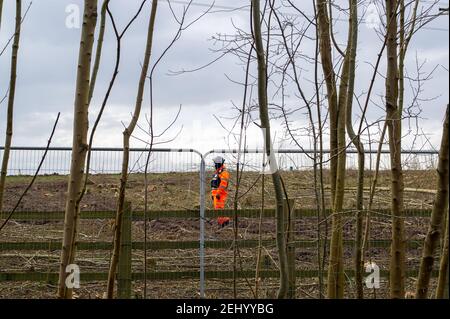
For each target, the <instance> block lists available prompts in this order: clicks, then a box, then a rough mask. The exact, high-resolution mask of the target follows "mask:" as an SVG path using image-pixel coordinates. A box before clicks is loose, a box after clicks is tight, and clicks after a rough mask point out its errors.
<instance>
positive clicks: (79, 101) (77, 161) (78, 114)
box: [58, 0, 97, 299]
mask: <svg viewBox="0 0 450 319" xmlns="http://www.w3.org/2000/svg"><path fill="white" fill-rule="evenodd" d="M96 23H97V0H85V1H84V18H83V28H82V31H81V41H80V51H79V57H78V72H77V82H76V95H75V103H74V125H73V145H72V163H71V167H70V177H69V188H68V192H67V200H66V212H65V220H64V240H63V247H62V252H61V264H60V270H59V284H58V297H59V298H67V299H70V298H72V289H71V288H68V287H67V286H66V277H67V273H66V267H67V266H68V265H70V264H72V263H73V261H74V259H75V250H76V238H77V224H78V213H79V207H78V206H79V205H78V204H77V202H78V201H77V199H78V198H79V197H80V194H81V191H82V186H83V175H84V167H85V161H86V154H87V151H88V145H87V133H88V127H89V119H88V109H89V84H90V69H91V57H92V47H93V44H94V36H95V27H96Z"/></svg>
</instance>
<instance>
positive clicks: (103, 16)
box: [89, 0, 110, 104]
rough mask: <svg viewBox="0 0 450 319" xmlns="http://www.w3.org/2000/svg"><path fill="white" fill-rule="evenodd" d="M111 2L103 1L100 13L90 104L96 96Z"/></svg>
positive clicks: (90, 88)
mask: <svg viewBox="0 0 450 319" xmlns="http://www.w3.org/2000/svg"><path fill="white" fill-rule="evenodd" d="M109 1H110V0H104V1H103V4H102V10H101V13H100V29H99V32H98V39H97V49H96V50H95V60H94V65H93V67H92V76H91V82H90V87H89V104H91V100H92V96H93V95H94V91H95V84H96V83H97V75H98V70H99V68H100V60H101V57H102V51H103V39H104V38H105V24H106V23H105V22H106V8H107V7H108V4H109Z"/></svg>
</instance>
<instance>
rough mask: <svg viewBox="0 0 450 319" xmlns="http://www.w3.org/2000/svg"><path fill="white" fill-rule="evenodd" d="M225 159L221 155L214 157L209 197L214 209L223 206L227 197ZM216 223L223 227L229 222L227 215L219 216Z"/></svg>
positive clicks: (227, 177)
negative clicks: (213, 171) (213, 170)
mask: <svg viewBox="0 0 450 319" xmlns="http://www.w3.org/2000/svg"><path fill="white" fill-rule="evenodd" d="M224 164H225V159H224V158H223V157H220V156H218V157H216V158H214V168H215V170H216V171H215V173H214V176H213V179H212V180H211V198H212V200H213V204H214V210H222V209H224V208H225V202H226V200H227V197H228V182H229V180H230V173H229V172H228V171H227V170H226V167H225V165H224ZM217 223H218V224H219V226H220V227H222V228H223V227H225V226H227V225H228V224H229V223H230V218H229V217H219V218H218V219H217Z"/></svg>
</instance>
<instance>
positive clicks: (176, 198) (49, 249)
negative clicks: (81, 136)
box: [0, 148, 438, 298]
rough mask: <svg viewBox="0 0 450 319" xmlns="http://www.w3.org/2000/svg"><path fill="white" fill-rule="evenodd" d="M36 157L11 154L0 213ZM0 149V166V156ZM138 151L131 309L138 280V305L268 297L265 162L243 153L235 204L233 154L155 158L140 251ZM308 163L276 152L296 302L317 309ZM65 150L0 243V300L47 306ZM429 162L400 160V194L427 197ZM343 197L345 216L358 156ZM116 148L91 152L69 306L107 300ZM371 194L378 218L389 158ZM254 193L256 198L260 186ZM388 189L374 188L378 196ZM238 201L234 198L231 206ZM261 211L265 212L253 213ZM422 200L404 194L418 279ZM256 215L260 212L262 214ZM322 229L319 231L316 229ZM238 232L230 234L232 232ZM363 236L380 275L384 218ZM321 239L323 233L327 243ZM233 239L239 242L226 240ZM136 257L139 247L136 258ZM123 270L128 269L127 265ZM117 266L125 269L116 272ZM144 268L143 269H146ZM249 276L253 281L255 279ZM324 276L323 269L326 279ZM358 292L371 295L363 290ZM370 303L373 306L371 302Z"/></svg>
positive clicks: (304, 156) (269, 206) (423, 156)
mask: <svg viewBox="0 0 450 319" xmlns="http://www.w3.org/2000/svg"><path fill="white" fill-rule="evenodd" d="M44 151H45V149H42V148H40V149H39V148H14V149H13V150H12V152H11V160H10V165H9V167H8V175H9V176H8V178H7V185H6V194H5V205H4V212H8V211H10V209H11V208H12V206H13V205H14V204H15V202H16V201H17V199H18V197H19V196H20V194H21V192H22V191H23V189H24V188H25V186H26V184H27V183H28V181H29V180H30V175H33V174H34V173H35V170H36V168H37V165H38V163H39V161H40V159H41V157H42V155H43V153H44ZM2 152H3V151H2V149H0V156H1V153H2ZM147 154H148V150H145V149H132V150H131V157H130V177H129V183H128V188H127V201H129V202H131V205H132V217H131V218H132V221H131V223H130V226H129V227H130V233H131V239H130V245H131V247H132V250H131V256H130V258H129V259H127V260H128V261H131V274H130V276H131V280H132V282H133V284H132V291H131V296H132V297H133V298H142V297H143V290H144V284H145V281H144V279H147V280H146V282H147V290H146V296H147V298H180V297H181V298H198V297H206V298H227V297H229V298H231V297H234V296H235V295H236V296H237V297H245V298H246V297H255V295H256V296H258V297H260V298H273V297H275V296H276V295H275V294H276V290H277V287H278V279H277V278H278V267H279V261H278V257H277V250H276V242H275V238H276V229H275V220H274V218H275V213H274V211H273V208H274V204H275V198H274V195H273V191H271V187H272V185H271V176H270V175H263V174H261V170H262V167H263V161H264V156H263V154H262V153H261V152H256V151H247V152H244V153H243V154H241V157H240V164H239V167H240V169H243V174H242V177H241V180H240V188H239V192H238V194H237V195H236V186H237V180H236V168H237V153H236V152H233V151H222V150H218V151H211V152H208V153H207V154H206V155H204V156H202V155H201V154H200V153H198V152H196V151H195V150H170V149H156V150H153V152H152V156H151V158H150V167H149V183H148V189H147V191H148V195H149V201H148V208H149V215H148V220H147V223H146V227H147V235H148V237H147V239H148V240H147V244H146V246H145V243H144V235H145V233H144V231H145V223H144V218H143V217H144V216H143V209H144V195H145V185H144V174H143V173H144V167H145V163H146V160H147V158H146V157H147ZM216 155H221V156H223V157H225V158H226V165H227V167H228V170H229V171H230V174H231V181H230V189H229V197H228V201H227V206H226V210H225V211H223V212H216V211H213V207H212V201H211V198H210V195H209V192H210V187H209V181H210V178H211V176H212V174H213V168H212V158H213V157H214V156H216ZM311 156H313V153H312V152H310V151H306V152H301V151H293V150H284V151H283V150H280V151H278V153H277V161H278V164H279V166H280V169H281V170H282V176H283V180H284V184H285V187H286V191H287V193H288V194H289V195H290V198H292V199H293V200H294V201H295V203H294V205H295V206H294V208H295V209H296V210H295V218H294V219H293V224H292V229H293V231H292V232H291V233H292V234H293V238H294V239H293V244H294V246H295V265H296V272H297V275H298V276H297V291H296V297H297V298H315V297H317V291H318V279H317V277H318V271H319V269H318V266H317V265H318V253H317V251H318V250H317V239H318V238H320V239H321V240H322V241H325V239H326V238H327V233H326V229H325V226H321V233H320V234H318V232H317V228H318V227H317V219H316V212H315V208H316V200H317V198H316V194H315V192H314V174H313V170H312V169H313V161H312V159H311ZM366 156H367V158H366V169H367V170H368V172H367V182H368V183H369V182H370V181H371V179H370V178H371V176H372V175H371V174H372V173H371V172H370V171H369V170H370V169H373V168H374V167H375V158H376V154H375V153H373V154H367V155H366ZM70 157H71V150H70V149H68V148H52V149H50V151H49V154H48V156H47V158H46V161H45V163H44V166H43V168H42V170H41V172H40V176H39V177H38V180H37V181H36V183H35V184H34V186H33V188H32V190H31V191H30V192H29V194H28V195H27V196H26V198H25V200H24V201H23V203H22V206H21V207H20V209H19V210H20V211H19V212H17V213H16V214H15V215H14V218H13V220H12V221H11V222H10V223H8V225H7V227H6V228H5V229H4V230H2V231H1V232H0V297H1V298H4V297H21V298H42V297H49V298H53V297H54V296H55V292H56V284H57V273H58V271H59V268H58V267H59V256H60V248H61V241H62V236H63V218H64V213H63V211H64V205H65V192H66V190H67V174H68V173H69V169H70ZM437 158H438V154H437V153H436V152H405V153H403V155H402V159H403V161H404V163H403V165H404V168H405V170H406V171H407V172H405V183H406V186H407V187H410V188H422V189H433V185H434V184H433V182H434V173H433V171H432V169H433V168H434V167H436V162H437ZM328 159H329V156H328V155H327V154H326V153H325V154H324V157H323V161H324V163H323V166H324V177H323V182H324V185H325V188H324V191H325V193H324V196H325V197H326V202H327V205H328V206H329V204H330V199H329V189H328V188H327V185H329V181H328V175H327V169H328ZM347 161H348V163H347V164H348V165H347V166H348V169H349V173H348V177H347V179H348V182H347V186H348V190H347V195H346V203H345V205H346V208H348V209H349V210H351V209H352V208H354V205H355V191H354V190H353V189H352V187H353V186H355V185H356V184H355V181H356V173H355V172H352V170H356V169H357V166H356V164H357V154H355V153H354V152H349V154H348V159H347ZM121 162H122V150H121V149H113V148H110V149H104V148H98V149H93V156H92V163H91V167H92V169H91V173H92V176H91V177H90V179H89V183H88V184H89V185H88V190H87V193H86V195H85V197H84V199H83V202H82V203H81V210H82V212H81V218H80V225H79V228H78V230H79V234H78V240H79V243H78V245H77V249H78V253H77V255H76V256H77V257H76V261H75V262H76V264H77V265H78V266H79V267H80V270H81V279H82V284H81V287H80V289H77V290H76V294H77V296H78V297H79V298H101V297H102V296H103V292H104V291H105V290H106V275H107V272H108V269H109V263H110V258H111V250H112V233H113V220H114V216H115V212H114V211H115V208H116V201H117V195H118V188H119V182H120V176H119V175H118V174H119V173H120V170H121ZM380 168H381V170H382V172H381V173H380V189H381V190H380V191H379V192H377V194H376V197H375V206H374V208H377V209H388V208H389V187H388V186H389V177H388V176H389V173H388V172H383V171H385V170H387V169H388V168H389V154H387V153H386V152H384V153H383V154H382V156H381V161H380ZM263 184H264V187H263V186H262V185H263ZM383 187H384V188H386V189H384V188H383ZM236 196H237V197H236ZM235 198H237V199H238V206H237V208H238V217H239V219H238V223H236V224H235V222H236V220H235V216H234V211H233V206H234V205H233V202H234V199H235ZM262 202H264V207H262ZM431 203H432V194H429V193H414V194H407V196H406V198H405V205H406V207H407V209H408V210H411V211H408V212H407V213H408V214H409V215H408V216H409V217H408V223H407V228H406V232H407V236H408V238H409V250H408V260H409V261H408V263H409V264H408V268H409V269H410V270H411V269H417V268H418V267H417V265H418V259H419V248H420V247H421V238H423V234H424V233H425V231H426V225H427V224H428V220H427V218H422V217H417V215H414V211H412V210H414V209H415V210H417V209H422V210H427V209H429V208H430V207H431ZM262 208H264V209H265V210H262ZM220 215H228V216H231V217H232V223H231V225H230V226H229V227H226V228H220V227H218V225H217V217H219V216H220ZM354 221H355V218H354V215H352V214H351V212H350V213H349V215H348V218H347V219H346V223H345V226H344V228H345V240H346V248H345V256H347V257H348V258H346V263H347V264H346V267H347V268H348V269H350V268H351V267H352V264H351V258H350V256H351V255H352V251H353V246H352V245H353V242H352V240H353V238H354V227H355V223H354ZM325 224H326V221H325V222H324V223H323V224H321V225H325ZM235 225H237V226H238V227H234V226H235ZM371 227H372V229H371V231H372V233H374V234H376V235H377V236H376V238H377V240H373V242H371V246H370V249H369V253H370V256H372V260H373V261H375V262H377V263H378V264H379V265H380V267H381V268H382V269H384V270H385V271H387V270H388V268H389V267H388V261H389V259H388V254H389V237H390V219H389V214H388V213H384V215H383V214H378V215H374V216H373V218H372V226H371ZM328 235H329V233H328ZM236 239H237V240H236ZM144 247H147V251H146V254H145V251H144ZM125 261H126V260H125ZM121 262H122V263H123V262H124V259H122V261H121ZM145 266H146V268H145ZM256 269H257V272H258V276H256V274H255V270H256ZM324 269H326V268H324ZM348 283H349V285H347V289H349V290H350V291H349V294H348V295H349V296H352V292H351V287H352V285H353V282H352V276H351V274H350V273H348ZM367 293H370V292H369V291H368V292H367ZM378 296H383V292H379V294H378Z"/></svg>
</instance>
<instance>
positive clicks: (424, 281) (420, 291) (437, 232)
mask: <svg viewBox="0 0 450 319" xmlns="http://www.w3.org/2000/svg"><path fill="white" fill-rule="evenodd" d="M448 112H449V110H448V105H447V112H446V114H445V121H444V129H443V132H442V141H441V149H440V152H439V164H438V169H437V173H438V185H437V193H436V197H435V199H434V203H433V211H432V213H431V221H430V226H429V228H428V233H427V237H426V238H425V242H424V247H423V252H422V260H421V262H420V270H419V278H418V280H417V287H416V298H417V299H426V298H428V288H429V285H430V278H431V272H432V271H433V264H434V254H435V252H436V249H437V247H438V246H439V241H440V237H441V230H442V222H443V221H444V220H445V211H446V209H447V208H448V195H449V193H448V177H449V173H448V164H449V158H448V153H449V150H448V147H449V145H448V133H449V131H448Z"/></svg>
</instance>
